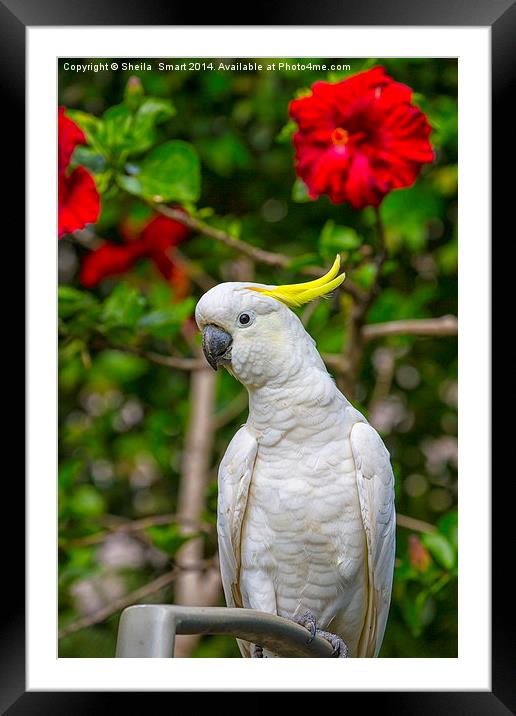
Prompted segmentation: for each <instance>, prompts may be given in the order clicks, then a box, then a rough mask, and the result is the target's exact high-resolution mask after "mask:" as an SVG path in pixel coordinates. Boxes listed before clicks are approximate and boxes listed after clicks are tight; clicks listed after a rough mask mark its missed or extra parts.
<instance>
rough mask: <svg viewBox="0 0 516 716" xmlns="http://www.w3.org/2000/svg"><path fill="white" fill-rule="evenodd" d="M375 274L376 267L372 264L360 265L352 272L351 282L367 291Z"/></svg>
mask: <svg viewBox="0 0 516 716" xmlns="http://www.w3.org/2000/svg"><path fill="white" fill-rule="evenodd" d="M375 274H376V267H375V265H374V264H373V263H366V264H362V266H359V267H358V268H357V269H355V270H354V271H353V281H355V282H356V283H357V284H358V285H359V286H360V288H363V289H364V290H366V291H367V290H368V289H370V288H371V286H372V284H373V280H374V277H375Z"/></svg>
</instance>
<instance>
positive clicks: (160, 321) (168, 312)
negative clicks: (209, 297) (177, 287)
mask: <svg viewBox="0 0 516 716" xmlns="http://www.w3.org/2000/svg"><path fill="white" fill-rule="evenodd" d="M194 307H195V299H193V298H187V299H186V300H185V301H182V302H181V303H176V304H173V305H172V306H168V307H167V308H162V309H161V310H158V311H152V312H151V313H148V314H147V315H145V316H143V318H141V319H140V321H139V323H138V327H139V328H143V329H144V330H145V332H146V333H149V334H150V335H152V336H155V337H156V338H170V337H171V336H173V335H175V334H176V333H177V332H178V330H179V328H180V327H181V326H182V324H183V323H184V321H185V320H186V319H187V318H189V317H190V316H191V315H192V312H193V310H194Z"/></svg>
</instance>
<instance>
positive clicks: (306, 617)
mask: <svg viewBox="0 0 516 716" xmlns="http://www.w3.org/2000/svg"><path fill="white" fill-rule="evenodd" d="M292 621H293V622H295V623H296V624H300V625H301V626H303V627H305V629H308V631H309V632H310V639H309V640H308V644H310V643H311V642H312V641H313V640H314V637H315V634H316V632H317V620H316V618H315V616H314V615H313V614H312V612H311V611H307V612H305V613H304V614H303V616H301V617H292Z"/></svg>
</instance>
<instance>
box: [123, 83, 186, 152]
mask: <svg viewBox="0 0 516 716" xmlns="http://www.w3.org/2000/svg"><path fill="white" fill-rule="evenodd" d="M175 113H176V110H175V108H174V105H173V104H172V102H171V101H170V100H168V99H160V98H158V97H148V98H147V99H145V100H144V101H143V102H142V104H141V105H140V107H139V108H138V110H137V112H136V114H135V116H134V121H133V127H132V136H131V144H130V147H129V149H130V154H134V153H136V152H143V151H145V150H147V149H149V148H150V147H152V146H153V145H154V144H155V143H156V136H157V135H156V125H157V124H160V123H162V122H165V121H166V120H167V119H170V117H173V116H174V115H175Z"/></svg>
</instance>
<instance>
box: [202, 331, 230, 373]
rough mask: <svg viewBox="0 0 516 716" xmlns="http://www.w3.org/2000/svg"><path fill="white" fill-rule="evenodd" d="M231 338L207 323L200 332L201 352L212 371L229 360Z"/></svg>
mask: <svg viewBox="0 0 516 716" xmlns="http://www.w3.org/2000/svg"><path fill="white" fill-rule="evenodd" d="M232 343H233V339H232V337H231V336H230V335H229V333H226V331H224V330H223V329H222V328H219V327H218V326H214V325H213V324H211V323H209V324H208V325H207V326H205V327H204V330H203V332H202V350H203V353H204V355H205V356H206V360H207V361H208V363H209V364H210V365H211V367H212V368H213V370H217V366H219V365H220V364H221V363H229V362H230V360H231V344H232Z"/></svg>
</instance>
